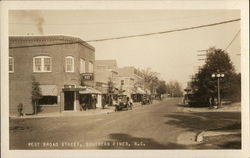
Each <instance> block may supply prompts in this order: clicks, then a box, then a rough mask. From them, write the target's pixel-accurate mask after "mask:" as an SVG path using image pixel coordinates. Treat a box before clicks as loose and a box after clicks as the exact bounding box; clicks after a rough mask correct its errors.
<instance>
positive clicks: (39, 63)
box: [33, 56, 52, 72]
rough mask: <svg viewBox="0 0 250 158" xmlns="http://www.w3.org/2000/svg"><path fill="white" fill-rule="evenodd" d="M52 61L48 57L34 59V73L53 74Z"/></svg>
mask: <svg viewBox="0 0 250 158" xmlns="http://www.w3.org/2000/svg"><path fill="white" fill-rule="evenodd" d="M51 70H52V60H51V57H48V56H38V57H34V58H33V71H34V72H51Z"/></svg>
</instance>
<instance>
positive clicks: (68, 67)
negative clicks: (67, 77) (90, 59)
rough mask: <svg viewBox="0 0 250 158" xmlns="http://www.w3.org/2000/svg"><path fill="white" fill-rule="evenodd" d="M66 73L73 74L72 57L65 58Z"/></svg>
mask: <svg viewBox="0 0 250 158" xmlns="http://www.w3.org/2000/svg"><path fill="white" fill-rule="evenodd" d="M65 68H66V72H74V57H71V56H67V57H66V58H65Z"/></svg>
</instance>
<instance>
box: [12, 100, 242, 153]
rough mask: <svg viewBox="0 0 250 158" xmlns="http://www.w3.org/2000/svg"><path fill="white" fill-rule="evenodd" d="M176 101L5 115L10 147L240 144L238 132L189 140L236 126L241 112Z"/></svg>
mask: <svg viewBox="0 0 250 158" xmlns="http://www.w3.org/2000/svg"><path fill="white" fill-rule="evenodd" d="M180 102H182V98H168V99H166V100H164V101H162V102H159V103H156V104H151V105H143V106H142V105H138V106H137V107H135V108H134V109H133V110H129V111H119V112H112V113H109V114H100V115H92V116H72V117H53V118H30V119H10V149H223V148H235V145H236V146H237V145H238V146H237V147H236V148H240V143H241V142H240V136H237V138H235V137H234V138H235V139H233V140H232V141H231V142H222V143H219V144H215V143H213V142H212V143H211V142H210V143H209V145H207V144H206V143H202V144H196V143H193V142H194V140H188V139H189V137H190V139H193V138H192V136H193V135H196V134H197V133H199V132H202V131H204V130H219V129H227V128H228V129H230V128H240V121H241V114H240V112H184V111H183V109H184V108H185V107H183V106H181V105H179V103H180ZM223 139H224V140H225V138H223ZM229 141H230V140H229ZM217 143H218V140H217Z"/></svg>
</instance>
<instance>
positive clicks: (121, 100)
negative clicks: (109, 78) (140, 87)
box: [114, 95, 133, 111]
mask: <svg viewBox="0 0 250 158" xmlns="http://www.w3.org/2000/svg"><path fill="white" fill-rule="evenodd" d="M114 104H115V111H119V110H123V109H126V110H132V106H133V103H132V101H131V98H130V97H129V96H127V95H118V96H117V100H116V101H115V103H114Z"/></svg>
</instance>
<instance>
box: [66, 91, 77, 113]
mask: <svg viewBox="0 0 250 158" xmlns="http://www.w3.org/2000/svg"><path fill="white" fill-rule="evenodd" d="M74 107H75V92H74V91H64V110H65V111H68V110H74Z"/></svg>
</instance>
